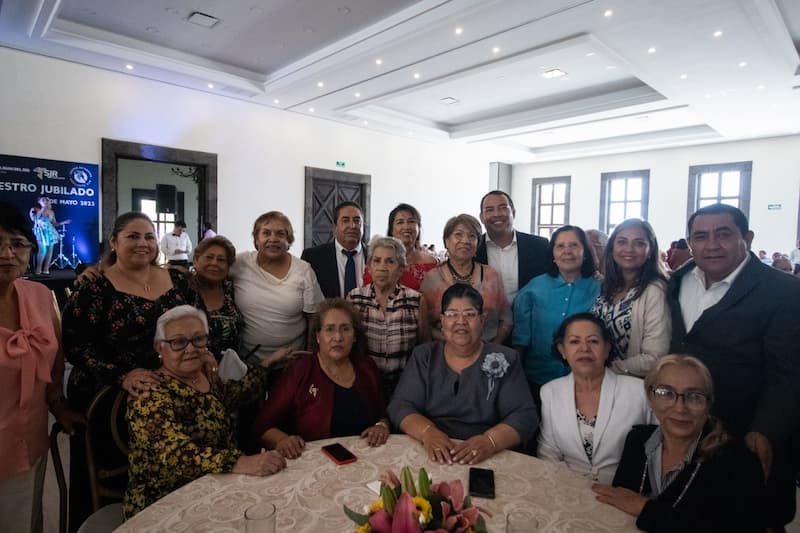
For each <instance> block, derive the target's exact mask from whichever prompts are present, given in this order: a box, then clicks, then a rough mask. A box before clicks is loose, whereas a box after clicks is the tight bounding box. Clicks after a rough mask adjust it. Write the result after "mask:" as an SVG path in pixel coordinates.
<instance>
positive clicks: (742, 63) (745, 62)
mask: <svg viewBox="0 0 800 533" xmlns="http://www.w3.org/2000/svg"><path fill="white" fill-rule="evenodd" d="M739 66H740V67H746V66H747V61H739Z"/></svg>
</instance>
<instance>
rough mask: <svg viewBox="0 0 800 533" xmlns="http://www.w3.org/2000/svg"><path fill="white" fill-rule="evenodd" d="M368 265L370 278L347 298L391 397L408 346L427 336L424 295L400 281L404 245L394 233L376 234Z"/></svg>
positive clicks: (403, 365)
mask: <svg viewBox="0 0 800 533" xmlns="http://www.w3.org/2000/svg"><path fill="white" fill-rule="evenodd" d="M367 265H368V266H369V269H370V272H372V282H371V283H369V284H367V285H364V286H363V287H359V288H357V289H353V290H352V291H350V294H349V295H348V296H347V298H348V299H349V300H350V301H351V302H352V304H353V307H355V308H356V310H357V311H358V313H359V315H360V316H361V323H362V324H363V325H364V328H365V330H366V337H367V353H368V354H369V356H370V357H372V360H373V361H375V364H376V365H377V366H378V370H380V373H381V381H382V382H383V393H384V398H391V397H392V393H393V392H394V389H395V387H396V386H397V382H398V380H399V379H400V374H401V373H402V372H403V368H404V367H405V365H406V360H407V359H408V356H409V355H411V350H413V349H414V346H416V345H417V344H420V343H423V342H427V341H429V340H430V330H429V325H428V317H427V316H426V314H427V303H426V302H425V297H424V296H422V294H420V293H419V292H417V291H415V290H414V289H410V288H408V287H405V286H404V285H402V284H401V283H400V273H401V272H407V270H404V269H405V266H406V248H405V246H404V245H403V243H402V242H401V241H400V240H399V239H396V238H394V237H381V236H379V235H378V236H375V237H373V238H372V241H371V242H370V243H369V250H368V252H367Z"/></svg>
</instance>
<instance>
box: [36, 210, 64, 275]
mask: <svg viewBox="0 0 800 533" xmlns="http://www.w3.org/2000/svg"><path fill="white" fill-rule="evenodd" d="M36 204H37V205H36V206H34V207H32V208H31V211H30V217H31V220H32V221H33V233H34V235H36V243H37V244H38V251H37V252H36V256H35V257H36V259H35V262H34V268H35V273H36V275H37V276H40V275H42V274H44V275H45V276H49V275H50V262H51V261H52V259H53V247H54V246H55V244H56V243H57V242H58V238H59V234H58V229H57V228H58V227H60V226H63V225H64V224H69V223H70V222H71V221H70V220H63V221H61V222H57V221H56V214H55V212H54V211H53V204H52V202H51V200H50V198H48V197H47V196H40V197H39V198H37V199H36Z"/></svg>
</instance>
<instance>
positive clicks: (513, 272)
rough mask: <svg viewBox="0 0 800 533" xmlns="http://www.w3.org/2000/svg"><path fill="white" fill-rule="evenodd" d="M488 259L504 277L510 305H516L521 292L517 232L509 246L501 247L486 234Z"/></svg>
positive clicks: (504, 285) (504, 286)
mask: <svg viewBox="0 0 800 533" xmlns="http://www.w3.org/2000/svg"><path fill="white" fill-rule="evenodd" d="M486 259H487V260H488V261H489V266H490V267H492V268H493V269H495V270H497V271H498V272H499V273H500V277H501V278H502V279H503V291H504V292H505V293H506V299H507V300H508V304H509V305H514V298H516V297H517V293H518V292H519V252H518V250H517V232H516V231H515V232H514V237H513V238H512V239H511V242H510V243H509V245H508V246H505V247H503V248H501V247H500V246H498V245H497V244H496V243H495V242H494V241H493V240H492V239H491V237H489V234H488V233H487V234H486Z"/></svg>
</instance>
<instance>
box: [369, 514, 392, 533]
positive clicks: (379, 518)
mask: <svg viewBox="0 0 800 533" xmlns="http://www.w3.org/2000/svg"><path fill="white" fill-rule="evenodd" d="M369 526H370V527H371V528H372V531H374V532H375V533H392V517H390V516H389V513H387V512H386V511H385V510H383V509H378V510H377V511H375V512H374V513H372V516H370V517H369Z"/></svg>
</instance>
